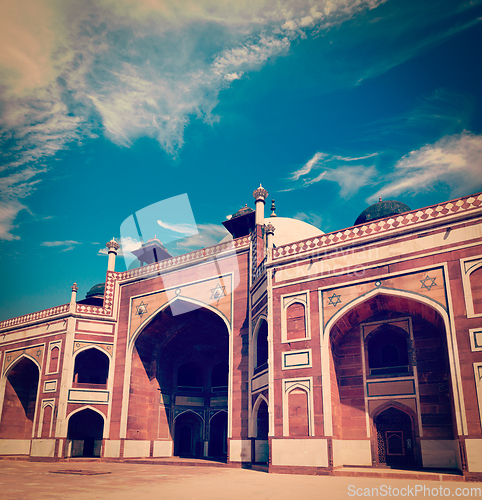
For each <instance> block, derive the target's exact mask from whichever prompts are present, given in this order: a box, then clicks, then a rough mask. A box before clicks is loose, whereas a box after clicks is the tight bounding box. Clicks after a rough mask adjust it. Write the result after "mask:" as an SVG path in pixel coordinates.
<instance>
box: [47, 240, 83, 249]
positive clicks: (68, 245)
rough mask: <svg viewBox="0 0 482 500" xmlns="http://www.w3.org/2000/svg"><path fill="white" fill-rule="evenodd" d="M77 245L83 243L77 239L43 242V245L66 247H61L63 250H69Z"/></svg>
mask: <svg viewBox="0 0 482 500" xmlns="http://www.w3.org/2000/svg"><path fill="white" fill-rule="evenodd" d="M75 245H81V243H80V242H78V241H75V240H64V241H44V242H43V243H41V246H43V247H65V248H61V249H60V251H61V252H69V251H70V250H73V249H74V248H75Z"/></svg>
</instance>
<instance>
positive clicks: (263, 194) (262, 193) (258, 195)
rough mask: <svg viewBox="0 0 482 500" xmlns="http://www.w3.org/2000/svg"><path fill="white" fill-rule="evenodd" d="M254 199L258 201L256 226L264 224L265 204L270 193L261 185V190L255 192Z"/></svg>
mask: <svg viewBox="0 0 482 500" xmlns="http://www.w3.org/2000/svg"><path fill="white" fill-rule="evenodd" d="M253 196H254V199H255V200H256V201H255V203H256V219H255V223H256V224H264V204H265V201H264V200H266V198H267V197H268V191H266V189H264V188H263V186H262V185H261V184H260V185H259V188H258V189H256V191H254V192H253Z"/></svg>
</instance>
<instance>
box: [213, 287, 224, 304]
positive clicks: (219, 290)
mask: <svg viewBox="0 0 482 500" xmlns="http://www.w3.org/2000/svg"><path fill="white" fill-rule="evenodd" d="M223 297H226V287H225V286H221V285H220V284H219V283H218V284H217V285H216V286H215V287H214V288H211V299H214V300H216V301H218V300H219V299H221V298H223Z"/></svg>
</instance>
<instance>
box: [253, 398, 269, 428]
mask: <svg viewBox="0 0 482 500" xmlns="http://www.w3.org/2000/svg"><path fill="white" fill-rule="evenodd" d="M263 402H264V403H266V406H268V408H269V403H268V399H267V398H266V397H265V396H263V394H258V397H257V398H256V401H255V402H254V405H253V408H252V410H251V436H253V437H256V436H257V435H258V421H257V416H258V409H259V405H260V404H261V403H263Z"/></svg>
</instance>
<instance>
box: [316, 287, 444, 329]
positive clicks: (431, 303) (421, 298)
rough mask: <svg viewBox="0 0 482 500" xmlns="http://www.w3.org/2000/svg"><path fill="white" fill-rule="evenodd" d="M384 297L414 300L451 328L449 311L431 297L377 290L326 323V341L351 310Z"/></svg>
mask: <svg viewBox="0 0 482 500" xmlns="http://www.w3.org/2000/svg"><path fill="white" fill-rule="evenodd" d="M380 295H381V296H383V295H387V296H389V297H400V298H405V299H407V300H413V301H415V302H419V303H421V304H423V305H426V306H429V307H430V308H432V309H434V310H435V311H437V312H438V313H439V315H440V316H441V318H442V319H443V321H444V323H445V326H446V327H448V328H450V324H449V318H448V314H447V311H446V309H445V307H444V306H442V304H440V303H439V302H437V301H436V300H433V299H431V298H430V297H426V296H424V295H421V294H418V293H414V292H407V291H405V290H394V289H391V288H383V287H380V288H376V289H374V290H371V291H370V292H367V293H365V294H363V295H360V296H359V297H357V298H356V299H354V300H352V301H351V302H349V303H348V304H345V306H343V307H342V308H341V309H340V310H339V311H337V312H336V313H335V314H334V315H333V316H332V317H331V318H330V319H329V320H328V322H327V323H326V326H325V328H324V335H323V337H324V339H327V338H329V334H330V333H331V330H332V328H333V327H334V326H335V325H336V323H337V322H338V321H339V320H340V319H341V318H342V317H343V316H345V315H346V314H347V313H348V312H350V311H351V310H353V309H355V308H356V307H357V306H359V305H360V304H362V303H364V302H368V301H370V300H371V299H373V298H375V297H378V296H380ZM363 321H364V320H361V321H360V322H363ZM429 321H430V320H429Z"/></svg>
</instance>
